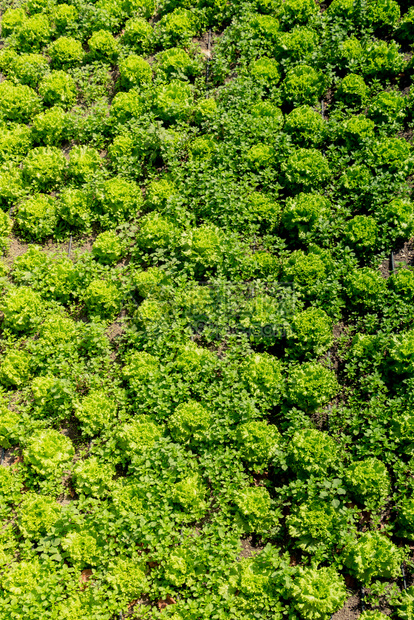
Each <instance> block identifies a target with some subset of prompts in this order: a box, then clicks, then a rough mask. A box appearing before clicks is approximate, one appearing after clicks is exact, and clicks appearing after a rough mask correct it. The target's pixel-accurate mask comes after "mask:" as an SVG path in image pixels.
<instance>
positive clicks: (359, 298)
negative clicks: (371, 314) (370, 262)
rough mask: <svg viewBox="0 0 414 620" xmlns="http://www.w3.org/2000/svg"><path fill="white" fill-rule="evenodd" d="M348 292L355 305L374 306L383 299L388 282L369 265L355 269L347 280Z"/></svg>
mask: <svg viewBox="0 0 414 620" xmlns="http://www.w3.org/2000/svg"><path fill="white" fill-rule="evenodd" d="M345 285H346V293H347V295H348V297H349V299H350V301H351V303H352V304H353V305H354V306H357V307H358V306H359V307H365V308H373V307H375V306H378V304H379V302H380V301H382V300H383V298H384V295H385V291H386V282H385V280H384V279H383V278H382V276H381V274H380V273H379V272H377V271H375V270H374V269H370V268H369V267H362V268H361V269H356V270H355V271H353V272H352V273H351V274H349V276H348V277H347V278H346V280H345Z"/></svg>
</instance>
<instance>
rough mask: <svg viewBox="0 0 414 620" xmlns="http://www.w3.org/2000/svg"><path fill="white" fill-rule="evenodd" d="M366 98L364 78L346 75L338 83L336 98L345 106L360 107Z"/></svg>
mask: <svg viewBox="0 0 414 620" xmlns="http://www.w3.org/2000/svg"><path fill="white" fill-rule="evenodd" d="M367 96H368V86H367V85H366V84H365V82H364V78H363V77H361V76H360V75H357V74H354V73H348V75H346V76H345V77H344V79H343V80H342V81H341V82H340V84H339V86H338V89H337V91H336V97H337V99H339V100H340V101H343V102H344V103H345V104H347V105H350V106H355V107H361V106H362V105H363V104H364V103H365V101H366V99H367Z"/></svg>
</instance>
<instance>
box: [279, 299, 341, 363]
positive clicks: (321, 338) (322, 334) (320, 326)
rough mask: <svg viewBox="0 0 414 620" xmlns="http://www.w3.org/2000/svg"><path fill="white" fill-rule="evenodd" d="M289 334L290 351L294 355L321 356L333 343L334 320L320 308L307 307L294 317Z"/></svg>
mask: <svg viewBox="0 0 414 620" xmlns="http://www.w3.org/2000/svg"><path fill="white" fill-rule="evenodd" d="M291 329H292V331H291V334H290V335H288V346H289V353H290V354H293V355H294V356H301V355H305V356H306V357H311V356H317V357H319V356H321V355H323V353H325V352H326V351H327V350H328V349H329V348H330V347H331V345H332V342H333V336H332V321H331V319H330V318H329V317H328V315H327V314H326V312H324V311H323V310H321V309H320V308H307V309H306V310H303V311H302V312H299V313H298V314H296V315H295V316H294V317H293V319H292V324H291Z"/></svg>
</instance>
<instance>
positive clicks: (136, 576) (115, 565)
mask: <svg viewBox="0 0 414 620" xmlns="http://www.w3.org/2000/svg"><path fill="white" fill-rule="evenodd" d="M105 580H106V581H107V583H109V584H110V585H111V586H112V587H113V589H114V591H115V592H116V593H118V594H120V595H121V596H122V597H123V599H124V601H125V603H126V604H128V603H129V602H130V601H131V600H137V599H139V598H140V597H141V596H143V595H144V594H145V593H146V592H148V588H149V583H148V580H147V577H146V575H145V565H144V564H143V562H142V560H141V556H132V557H122V556H121V557H118V558H114V559H112V560H111V562H110V563H109V565H108V571H107V574H106V576H105Z"/></svg>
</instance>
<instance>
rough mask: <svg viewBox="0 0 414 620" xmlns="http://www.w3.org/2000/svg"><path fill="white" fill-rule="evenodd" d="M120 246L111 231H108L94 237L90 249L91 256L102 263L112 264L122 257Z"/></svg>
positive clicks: (115, 235)
mask: <svg viewBox="0 0 414 620" xmlns="http://www.w3.org/2000/svg"><path fill="white" fill-rule="evenodd" d="M122 250H123V248H122V245H121V243H120V241H119V239H118V236H117V234H116V233H115V232H113V231H112V230H108V231H106V232H103V233H101V234H99V235H98V236H97V237H96V240H95V243H94V244H93V247H92V254H93V255H94V256H95V258H97V259H98V260H99V261H101V262H102V263H109V264H110V263H114V262H116V261H118V259H119V258H120V257H121V255H122Z"/></svg>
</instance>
